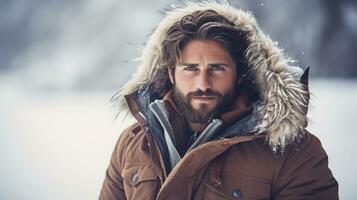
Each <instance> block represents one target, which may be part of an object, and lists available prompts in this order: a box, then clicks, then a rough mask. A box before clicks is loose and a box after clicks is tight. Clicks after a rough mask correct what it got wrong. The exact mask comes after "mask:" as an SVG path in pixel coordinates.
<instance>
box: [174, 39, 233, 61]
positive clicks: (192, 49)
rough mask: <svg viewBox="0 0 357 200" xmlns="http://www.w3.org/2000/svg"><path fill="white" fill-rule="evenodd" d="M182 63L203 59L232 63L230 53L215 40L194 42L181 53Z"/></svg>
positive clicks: (189, 43) (187, 45)
mask: <svg viewBox="0 0 357 200" xmlns="http://www.w3.org/2000/svg"><path fill="white" fill-rule="evenodd" d="M180 54H181V58H180V60H181V61H187V60H188V61H189V60H196V59H200V58H202V57H205V58H206V59H211V60H220V61H229V62H230V61H232V58H231V56H230V54H229V52H228V51H227V50H226V49H225V48H224V47H223V46H222V45H221V44H220V43H219V42H217V41H214V40H192V41H190V42H188V43H187V44H186V45H185V46H184V48H183V49H182V50H181V52H180Z"/></svg>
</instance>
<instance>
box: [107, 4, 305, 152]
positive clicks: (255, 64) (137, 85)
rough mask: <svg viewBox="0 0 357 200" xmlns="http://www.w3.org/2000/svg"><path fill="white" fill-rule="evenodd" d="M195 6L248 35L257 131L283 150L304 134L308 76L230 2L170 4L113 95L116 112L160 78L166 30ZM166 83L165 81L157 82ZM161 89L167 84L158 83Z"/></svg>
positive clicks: (125, 107)
mask: <svg viewBox="0 0 357 200" xmlns="http://www.w3.org/2000/svg"><path fill="white" fill-rule="evenodd" d="M198 10H214V11H216V12H217V13H219V14H221V15H222V16H224V17H225V18H226V19H228V20H229V21H231V22H232V23H233V24H234V25H235V26H237V27H239V29H240V30H242V31H244V32H246V33H247V36H248V38H247V40H248V45H249V46H248V49H247V50H246V52H245V57H246V60H247V62H248V76H250V78H251V79H253V80H254V83H255V85H256V88H257V90H258V92H259V101H258V106H257V108H256V111H255V113H254V115H255V117H256V118H257V119H258V122H257V127H258V132H257V134H262V133H266V140H267V142H268V143H269V145H270V146H271V148H272V149H273V150H274V151H275V150H276V149H277V148H279V149H284V147H286V146H287V145H288V144H290V143H293V142H296V141H297V140H299V138H300V137H301V136H302V135H303V134H304V129H305V128H306V126H307V123H308V120H307V116H306V114H307V109H308V103H309V91H308V87H307V79H305V82H304V81H301V77H302V76H303V74H304V77H305V75H306V76H307V73H308V70H307V73H303V70H302V69H301V68H299V67H297V66H294V63H293V61H292V60H291V59H290V58H289V57H287V56H286V55H284V53H283V50H282V49H280V48H279V47H278V46H277V44H276V43H275V42H273V41H272V40H271V39H270V38H269V37H268V36H267V35H266V34H264V33H263V32H262V31H261V30H260V28H259V27H258V24H257V22H256V20H255V18H254V16H253V15H252V14H251V13H249V12H247V11H243V10H240V9H236V8H234V7H232V6H230V5H228V4H222V3H216V2H213V1H209V2H204V3H191V2H186V5H184V6H181V7H177V6H173V9H172V10H171V11H168V12H167V15H166V17H165V18H164V19H163V20H162V22H161V23H160V24H159V25H158V26H157V27H156V29H155V30H154V32H153V33H152V34H151V36H150V37H149V39H148V41H147V43H146V45H145V47H144V49H143V50H142V56H141V60H142V63H141V65H140V66H139V67H138V69H137V71H136V73H135V74H133V76H132V78H131V79H130V80H129V81H128V82H127V83H126V84H125V85H124V86H123V87H122V88H121V89H120V91H119V92H118V93H117V94H116V95H115V96H114V97H113V101H114V103H115V104H117V105H118V106H119V107H120V111H128V106H127V105H126V102H125V99H124V95H128V94H131V93H133V92H135V91H138V90H141V89H145V88H148V87H149V86H150V85H152V84H156V85H157V84H158V83H154V82H155V81H158V80H162V77H160V76H163V75H165V74H163V73H160V72H162V71H163V70H166V67H167V66H162V65H160V63H162V62H161V60H162V52H161V51H162V44H163V41H164V38H165V37H166V32H167V30H168V29H169V28H170V27H171V26H172V25H173V24H174V23H175V22H177V21H179V20H180V19H181V18H182V17H184V16H186V15H188V14H191V13H193V12H195V11H198ZM159 84H164V82H159ZM162 87H166V86H165V85H162Z"/></svg>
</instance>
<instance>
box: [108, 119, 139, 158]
mask: <svg viewBox="0 0 357 200" xmlns="http://www.w3.org/2000/svg"><path fill="white" fill-rule="evenodd" d="M137 135H144V134H143V130H142V127H141V126H140V124H139V123H138V122H136V123H134V124H132V125H130V126H129V127H127V128H126V129H124V131H122V132H121V133H120V136H119V139H118V141H117V143H116V145H115V148H114V151H113V155H112V161H113V160H114V161H116V162H120V163H122V162H123V160H124V159H125V157H126V155H127V153H128V152H127V151H128V150H129V149H130V146H132V145H133V143H136V142H137V138H138V137H136V136H137Z"/></svg>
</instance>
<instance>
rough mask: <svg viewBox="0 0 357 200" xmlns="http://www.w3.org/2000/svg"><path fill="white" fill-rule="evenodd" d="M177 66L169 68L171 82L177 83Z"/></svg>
mask: <svg viewBox="0 0 357 200" xmlns="http://www.w3.org/2000/svg"><path fill="white" fill-rule="evenodd" d="M174 72H175V68H167V73H168V74H169V78H170V82H171V83H172V85H173V84H175V73H174Z"/></svg>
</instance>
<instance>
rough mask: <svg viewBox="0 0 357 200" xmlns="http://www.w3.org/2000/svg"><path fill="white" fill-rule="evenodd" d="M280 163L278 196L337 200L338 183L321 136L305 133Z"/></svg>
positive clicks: (275, 180) (275, 181) (276, 179)
mask: <svg viewBox="0 0 357 200" xmlns="http://www.w3.org/2000/svg"><path fill="white" fill-rule="evenodd" d="M281 161H282V163H281V164H282V165H280V167H279V168H278V169H279V170H278V171H277V172H276V176H275V178H274V181H273V183H274V184H273V185H274V187H273V190H272V191H273V193H274V194H275V196H277V197H283V196H304V195H305V196H307V197H310V196H311V197H313V198H312V199H325V198H327V197H330V198H327V199H336V197H337V195H338V184H337V181H336V180H335V178H334V177H333V174H332V172H331V170H330V169H329V163H328V156H327V154H326V152H325V150H324V149H323V147H322V145H321V142H320V140H319V139H318V137H316V136H315V135H313V134H311V133H310V132H308V131H306V133H305V134H304V136H303V138H302V139H301V140H300V141H299V142H298V143H297V144H295V145H292V146H290V147H289V148H288V149H287V150H286V152H284V154H283V155H282V160H281ZM337 198H338V197H337Z"/></svg>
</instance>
